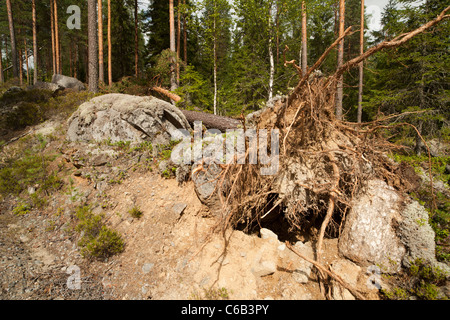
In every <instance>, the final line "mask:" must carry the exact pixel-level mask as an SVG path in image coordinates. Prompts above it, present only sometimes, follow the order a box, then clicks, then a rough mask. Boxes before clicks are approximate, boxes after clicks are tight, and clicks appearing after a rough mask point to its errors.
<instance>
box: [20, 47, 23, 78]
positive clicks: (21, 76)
mask: <svg viewBox="0 0 450 320" xmlns="http://www.w3.org/2000/svg"><path fill="white" fill-rule="evenodd" d="M19 83H20V85H21V86H22V85H23V60H22V48H19Z"/></svg>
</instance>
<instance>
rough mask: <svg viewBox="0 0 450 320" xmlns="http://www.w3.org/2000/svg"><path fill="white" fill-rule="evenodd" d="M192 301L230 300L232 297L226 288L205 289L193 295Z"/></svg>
mask: <svg viewBox="0 0 450 320" xmlns="http://www.w3.org/2000/svg"><path fill="white" fill-rule="evenodd" d="M191 299H192V300H215V301H217V300H229V299H230V295H229V293H228V290H227V289H226V288H217V289H215V288H209V289H203V292H194V293H192V294H191Z"/></svg>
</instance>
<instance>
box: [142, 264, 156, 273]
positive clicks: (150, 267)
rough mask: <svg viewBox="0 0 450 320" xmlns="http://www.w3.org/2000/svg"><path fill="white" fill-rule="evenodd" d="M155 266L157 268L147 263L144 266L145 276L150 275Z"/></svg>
mask: <svg viewBox="0 0 450 320" xmlns="http://www.w3.org/2000/svg"><path fill="white" fill-rule="evenodd" d="M154 266H155V264H154V263H146V264H144V265H143V266H142V272H143V273H144V274H148V273H150V271H152V269H153V267H154Z"/></svg>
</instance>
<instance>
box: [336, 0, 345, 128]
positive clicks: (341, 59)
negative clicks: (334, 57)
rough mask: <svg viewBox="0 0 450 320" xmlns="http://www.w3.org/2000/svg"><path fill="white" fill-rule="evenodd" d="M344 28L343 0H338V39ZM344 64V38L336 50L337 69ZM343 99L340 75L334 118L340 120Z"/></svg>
mask: <svg viewBox="0 0 450 320" xmlns="http://www.w3.org/2000/svg"><path fill="white" fill-rule="evenodd" d="M344 26H345V0H339V37H340V36H342V35H343V34H344ZM343 64H344V38H342V40H341V42H340V43H339V49H338V69H339V68H341V67H342V65H343ZM343 97H344V77H343V74H341V75H340V76H339V77H338V83H337V92H336V118H337V119H338V120H342V116H343V111H342V100H343Z"/></svg>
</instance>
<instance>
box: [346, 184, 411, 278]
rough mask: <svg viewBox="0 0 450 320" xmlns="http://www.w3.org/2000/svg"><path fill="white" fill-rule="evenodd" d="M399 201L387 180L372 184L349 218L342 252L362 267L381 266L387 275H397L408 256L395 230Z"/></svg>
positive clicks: (355, 205)
mask: <svg viewBox="0 0 450 320" xmlns="http://www.w3.org/2000/svg"><path fill="white" fill-rule="evenodd" d="M400 201H401V199H400V197H399V196H398V194H397V192H396V191H395V190H394V189H393V188H391V187H389V186H388V185H387V184H386V183H385V182H384V181H381V180H372V181H369V182H368V186H367V189H366V190H364V193H361V194H360V195H359V196H358V197H357V198H356V199H355V201H354V203H353V207H352V211H351V212H350V214H348V216H347V220H346V222H345V226H344V230H343V232H342V235H341V237H340V239H339V251H340V253H341V254H342V255H344V256H345V257H347V258H349V259H351V260H353V261H355V262H357V263H359V264H361V265H366V266H369V265H381V266H383V269H384V270H386V271H388V272H398V271H399V270H400V268H401V265H402V261H403V257H404V256H405V253H406V249H405V246H404V244H403V243H402V242H401V241H400V239H399V237H398V235H397V233H396V230H395V225H396V224H397V223H398V222H399V221H400V220H401V215H400V213H399V210H400Z"/></svg>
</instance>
